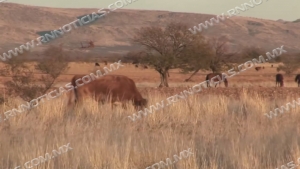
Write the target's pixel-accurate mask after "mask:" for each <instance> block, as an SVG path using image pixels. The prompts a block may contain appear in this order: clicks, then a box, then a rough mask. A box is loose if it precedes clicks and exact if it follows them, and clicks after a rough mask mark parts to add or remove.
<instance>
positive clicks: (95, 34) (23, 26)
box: [0, 3, 300, 54]
mask: <svg viewBox="0 0 300 169" xmlns="http://www.w3.org/2000/svg"><path fill="white" fill-rule="evenodd" d="M100 8H101V7H99V9H100ZM97 10H98V9H96V8H95V9H69V8H68V9H67V8H66V9H63V8H47V7H35V6H27V5H19V4H13V3H2V4H1V10H0V17H1V19H0V28H1V30H2V32H1V33H0V38H1V39H2V41H0V52H1V53H3V52H7V51H8V50H10V49H12V48H15V47H18V46H19V45H21V44H24V43H26V42H28V41H30V40H33V39H36V38H37V37H38V36H39V35H38V34H37V32H42V31H48V30H53V29H58V28H59V27H61V26H63V25H65V24H67V23H70V22H72V21H74V20H75V19H76V18H77V17H79V16H82V15H86V14H91V13H92V12H96V11H97ZM212 17H214V15H208V14H195V13H179V12H169V11H145V10H124V9H118V10H116V11H114V12H111V13H109V14H108V15H107V16H105V17H104V18H101V19H99V20H98V21H96V22H95V23H93V24H90V25H87V26H83V27H80V28H78V29H75V30H72V31H71V32H69V33H68V34H65V35H63V36H62V37H61V38H58V39H55V40H53V41H52V42H50V43H49V44H59V43H64V46H65V47H67V48H69V49H78V48H79V47H80V42H84V41H88V40H93V41H94V42H95V45H96V48H94V49H93V52H97V53H101V54H107V53H108V52H119V53H125V52H127V51H129V50H135V49H138V46H136V45H135V46H134V45H132V44H131V40H130V38H132V36H133V35H134V33H135V31H136V30H137V29H139V28H141V27H145V26H152V25H157V26H162V27H164V26H166V24H167V23H168V22H170V21H182V22H184V23H186V24H187V25H188V26H189V27H193V26H195V25H198V24H199V23H202V22H204V21H206V20H209V19H211V18H212ZM202 34H203V35H204V36H206V37H212V36H221V35H226V36H227V37H228V38H229V39H230V42H231V44H232V47H234V48H236V49H241V47H242V46H246V45H255V46H259V47H262V48H265V49H267V50H272V49H274V48H276V47H279V46H281V45H284V46H285V49H286V50H288V51H289V52H296V51H299V50H300V45H299V40H300V23H299V22H278V21H273V20H265V19H259V18H251V17H239V16H237V17H232V18H230V19H227V20H225V21H223V22H221V23H219V24H215V25H214V26H213V27H210V28H209V29H207V30H204V31H203V32H202ZM46 46H47V45H43V46H42V47H36V48H35V49H34V51H37V50H42V49H44V48H45V47H46Z"/></svg>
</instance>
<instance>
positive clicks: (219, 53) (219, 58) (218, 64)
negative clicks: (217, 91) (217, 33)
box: [209, 36, 237, 73]
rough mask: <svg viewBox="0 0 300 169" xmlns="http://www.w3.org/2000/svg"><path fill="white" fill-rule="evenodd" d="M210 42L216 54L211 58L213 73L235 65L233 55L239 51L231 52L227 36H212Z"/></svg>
mask: <svg viewBox="0 0 300 169" xmlns="http://www.w3.org/2000/svg"><path fill="white" fill-rule="evenodd" d="M209 43H210V45H211V47H212V49H213V51H214V55H213V56H212V57H211V59H210V64H209V65H210V66H209V67H210V69H211V71H212V72H213V73H217V72H220V71H222V70H224V69H229V68H231V67H232V66H233V65H232V64H231V62H233V59H232V57H233V56H234V55H235V54H237V52H231V53H230V52H229V46H228V39H227V38H226V37H225V36H221V37H219V38H212V39H210V40H209Z"/></svg>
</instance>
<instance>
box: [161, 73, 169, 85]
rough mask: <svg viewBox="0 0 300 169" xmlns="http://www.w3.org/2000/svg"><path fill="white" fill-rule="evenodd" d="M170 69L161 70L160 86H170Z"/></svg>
mask: <svg viewBox="0 0 300 169" xmlns="http://www.w3.org/2000/svg"><path fill="white" fill-rule="evenodd" d="M167 72H168V70H164V71H160V72H159V74H160V85H159V86H158V87H169V84H168V76H167V74H168V73H167Z"/></svg>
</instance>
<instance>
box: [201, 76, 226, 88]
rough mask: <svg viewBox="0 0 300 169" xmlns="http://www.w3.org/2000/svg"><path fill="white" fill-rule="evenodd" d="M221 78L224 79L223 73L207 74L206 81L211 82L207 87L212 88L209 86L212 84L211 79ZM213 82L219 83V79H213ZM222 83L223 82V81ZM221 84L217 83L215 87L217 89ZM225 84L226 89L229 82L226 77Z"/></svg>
mask: <svg viewBox="0 0 300 169" xmlns="http://www.w3.org/2000/svg"><path fill="white" fill-rule="evenodd" d="M218 75H219V76H220V78H221V79H222V74H221V73H210V74H207V75H206V80H209V82H207V87H210V85H209V83H210V81H211V79H212V78H213V77H215V76H218ZM213 81H214V82H219V79H218V78H217V77H216V78H213ZM221 82H222V81H221ZM221 82H219V83H221ZM219 83H217V84H216V85H215V87H217V85H218V84H219ZM224 84H225V87H228V81H227V79H226V78H225V77H224Z"/></svg>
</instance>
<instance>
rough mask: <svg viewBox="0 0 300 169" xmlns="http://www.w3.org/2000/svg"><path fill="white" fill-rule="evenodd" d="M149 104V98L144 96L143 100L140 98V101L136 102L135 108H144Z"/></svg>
mask: <svg viewBox="0 0 300 169" xmlns="http://www.w3.org/2000/svg"><path fill="white" fill-rule="evenodd" d="M147 104H148V100H147V99H144V98H142V100H139V101H136V102H135V108H136V109H140V108H144V107H146V106H147Z"/></svg>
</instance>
